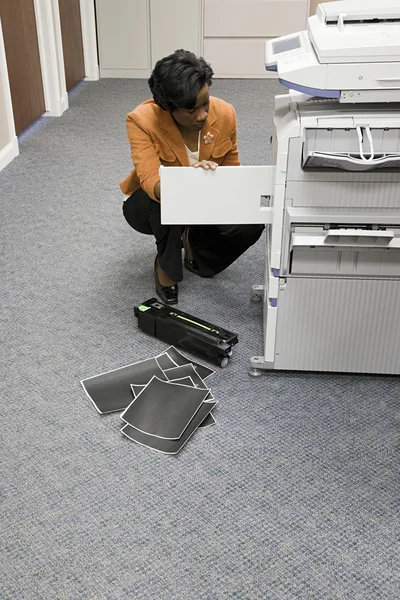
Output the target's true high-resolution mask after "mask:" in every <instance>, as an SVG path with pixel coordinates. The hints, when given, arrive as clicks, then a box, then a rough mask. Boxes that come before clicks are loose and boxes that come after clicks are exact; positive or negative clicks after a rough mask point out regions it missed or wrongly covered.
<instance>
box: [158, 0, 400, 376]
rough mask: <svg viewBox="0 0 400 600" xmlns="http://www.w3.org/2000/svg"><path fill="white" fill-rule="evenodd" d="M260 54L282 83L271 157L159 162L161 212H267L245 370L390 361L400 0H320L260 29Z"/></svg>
mask: <svg viewBox="0 0 400 600" xmlns="http://www.w3.org/2000/svg"><path fill="white" fill-rule="evenodd" d="M266 67H267V69H270V70H276V71H277V75H278V78H279V80H280V81H281V83H283V84H284V85H285V86H287V87H288V88H289V92H288V93H287V94H283V95H279V96H277V97H276V102H275V111H274V115H273V121H274V136H273V138H274V139H273V159H274V160H273V162H274V164H273V165H272V166H260V167H225V168H224V167H219V168H218V169H217V170H216V171H215V172H214V173H208V172H204V171H203V172H202V173H200V172H198V170H196V169H168V168H165V167H162V168H161V190H162V192H161V193H162V197H163V202H162V218H163V221H164V222H166V223H188V222H190V223H192V224H195V223H208V222H209V223H212V222H214V223H255V222H264V223H265V224H266V228H267V252H266V266H265V281H264V284H263V285H255V286H253V294H255V295H262V299H263V313H264V318H263V329H264V352H263V354H262V355H260V356H255V357H252V358H251V361H250V362H251V369H250V373H251V374H253V375H257V374H260V373H262V372H263V370H265V369H285V370H310V371H337V372H359V373H386V374H400V5H399V3H398V0H382V1H381V2H378V1H377V0H362V1H359V0H345V1H342V2H332V3H326V4H321V5H319V6H318V9H317V13H316V15H315V16H312V17H310V18H309V19H308V29H307V30H306V31H301V32H298V33H295V34H292V35H287V36H284V37H282V38H278V39H275V40H271V41H269V42H267V44H266ZM173 172H175V173H173ZM178 172H180V173H178ZM194 187H195V188H196V193H198V197H197V196H196V193H194V194H193V189H194ZM177 189H179V193H178V194H177ZM189 189H191V192H190V194H188V190H189ZM188 197H191V201H190V203H188ZM205 197H207V198H208V200H206V201H205V200H204V198H205ZM261 197H264V198H265V197H267V198H266V201H265V202H261V200H260V198H261ZM207 202H208V204H207ZM198 207H201V208H198Z"/></svg>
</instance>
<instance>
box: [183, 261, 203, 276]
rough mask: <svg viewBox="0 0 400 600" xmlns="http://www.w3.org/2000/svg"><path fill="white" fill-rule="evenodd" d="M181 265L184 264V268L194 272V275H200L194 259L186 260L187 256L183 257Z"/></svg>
mask: <svg viewBox="0 0 400 600" xmlns="http://www.w3.org/2000/svg"><path fill="white" fill-rule="evenodd" d="M183 265H184V267H185V269H187V270H188V271H190V272H191V273H194V274H195V275H199V276H200V273H199V270H198V268H197V265H196V262H195V261H194V260H188V259H187V258H185V259H184V260H183Z"/></svg>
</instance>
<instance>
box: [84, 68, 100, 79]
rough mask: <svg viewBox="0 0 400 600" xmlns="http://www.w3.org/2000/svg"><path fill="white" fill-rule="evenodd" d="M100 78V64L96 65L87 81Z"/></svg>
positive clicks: (88, 75)
mask: <svg viewBox="0 0 400 600" xmlns="http://www.w3.org/2000/svg"><path fill="white" fill-rule="evenodd" d="M99 79H100V70H99V65H94V66H93V67H92V68H91V69H90V71H89V72H88V74H87V75H86V77H85V81H98V80H99Z"/></svg>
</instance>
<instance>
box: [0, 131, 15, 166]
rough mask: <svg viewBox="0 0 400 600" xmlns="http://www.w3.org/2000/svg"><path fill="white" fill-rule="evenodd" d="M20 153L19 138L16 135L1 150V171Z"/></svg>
mask: <svg viewBox="0 0 400 600" xmlns="http://www.w3.org/2000/svg"><path fill="white" fill-rule="evenodd" d="M18 154H19V146H18V138H17V136H15V137H14V139H13V140H11V142H9V143H8V144H7V146H6V147H5V148H3V150H0V171H1V170H2V169H4V168H5V167H6V166H7V165H8V164H10V162H11V161H12V160H14V158H16V157H17V156H18Z"/></svg>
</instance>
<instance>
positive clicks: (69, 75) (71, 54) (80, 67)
mask: <svg viewBox="0 0 400 600" xmlns="http://www.w3.org/2000/svg"><path fill="white" fill-rule="evenodd" d="M59 6H60V21H61V36H62V43H63V54H64V65H65V79H66V82H67V92H69V91H70V90H71V89H72V88H73V87H74V86H76V84H77V83H79V82H80V81H82V79H83V78H84V77H85V61H84V56H83V42H82V22H81V12H80V1H79V0H59Z"/></svg>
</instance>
